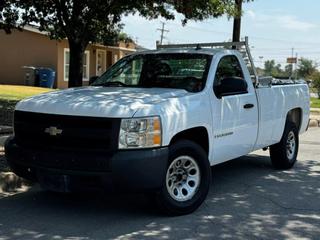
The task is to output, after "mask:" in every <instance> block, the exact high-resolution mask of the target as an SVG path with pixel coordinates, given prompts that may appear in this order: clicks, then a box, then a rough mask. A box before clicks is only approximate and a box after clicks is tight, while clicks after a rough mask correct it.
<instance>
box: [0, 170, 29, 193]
mask: <svg viewBox="0 0 320 240" xmlns="http://www.w3.org/2000/svg"><path fill="white" fill-rule="evenodd" d="M30 186H32V183H31V182H30V181H28V180H25V179H23V178H21V177H18V176H17V175H15V174H14V173H12V172H0V193H12V192H16V191H18V190H20V189H26V188H28V187H30Z"/></svg>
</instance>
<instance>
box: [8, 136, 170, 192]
mask: <svg viewBox="0 0 320 240" xmlns="http://www.w3.org/2000/svg"><path fill="white" fill-rule="evenodd" d="M5 154H6V159H7V161H8V164H9V166H10V167H11V169H12V171H13V172H15V173H16V174H17V175H18V176H20V177H23V178H26V179H29V180H33V181H38V182H39V183H40V184H41V185H42V186H43V187H44V188H46V189H49V190H52V191H58V192H70V191H82V190H87V189H93V188H94V189H96V188H97V189H104V190H108V191H109V190H115V191H123V190H125V191H134V192H136V191H148V190H155V189H159V188H161V187H162V185H163V183H164V179H165V173H166V167H167V161H168V148H167V147H162V148H155V149H141V150H121V151H120V150H119V151H116V152H103V151H93V150H91V151H85V150H80V149H79V151H70V150H58V149H55V150H52V149H50V148H47V149H30V148H25V147H22V146H19V145H18V144H17V143H16V142H15V139H14V137H11V138H9V139H7V141H6V143H5Z"/></svg>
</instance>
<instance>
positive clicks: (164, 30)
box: [157, 22, 169, 45]
mask: <svg viewBox="0 0 320 240" xmlns="http://www.w3.org/2000/svg"><path fill="white" fill-rule="evenodd" d="M161 23H162V28H157V31H160V32H161V36H160V45H162V42H163V39H164V33H165V32H169V30H167V29H165V28H164V25H165V22H161Z"/></svg>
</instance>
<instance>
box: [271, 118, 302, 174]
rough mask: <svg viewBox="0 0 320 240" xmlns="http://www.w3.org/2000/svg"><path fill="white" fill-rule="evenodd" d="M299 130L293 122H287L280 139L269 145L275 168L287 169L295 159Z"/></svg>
mask: <svg viewBox="0 0 320 240" xmlns="http://www.w3.org/2000/svg"><path fill="white" fill-rule="evenodd" d="M298 150H299V132H298V128H297V127H296V125H295V124H294V123H293V122H287V123H286V126H285V129H284V132H283V136H282V138H281V141H280V142H279V143H277V144H275V145H272V146H271V147H270V157H271V162H272V165H273V166H274V167H275V168H276V169H289V168H291V167H293V165H294V164H295V162H296V161H297V155H298Z"/></svg>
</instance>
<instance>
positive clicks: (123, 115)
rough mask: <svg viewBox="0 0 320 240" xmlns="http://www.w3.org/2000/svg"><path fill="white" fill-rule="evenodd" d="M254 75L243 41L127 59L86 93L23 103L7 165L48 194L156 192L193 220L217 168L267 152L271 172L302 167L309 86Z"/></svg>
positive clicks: (64, 92) (169, 49) (74, 91)
mask: <svg viewBox="0 0 320 240" xmlns="http://www.w3.org/2000/svg"><path fill="white" fill-rule="evenodd" d="M219 46H223V48H215V47H219ZM232 46H235V47H237V48H241V47H245V48H246V50H247V51H246V52H247V53H248V57H249V58H248V59H245V60H244V59H243V56H242V54H241V52H240V51H238V50H233V49H232V48H231V47H232ZM207 47H210V48H207ZM248 60H249V61H248ZM246 61H248V63H251V66H250V68H248V67H247V66H246V65H247V63H246ZM249 69H251V70H252V71H253V73H254V72H255V71H254V66H253V62H252V58H251V56H250V52H249V51H248V44H247V41H245V42H240V43H223V44H217V43H215V44H198V45H179V46H168V45H167V46H160V47H159V49H158V50H154V51H146V52H138V53H135V54H133V55H130V56H126V57H124V58H123V59H121V60H120V61H118V62H117V63H116V64H115V65H113V66H112V67H111V68H110V69H108V70H107V72H106V73H104V74H103V75H102V76H100V77H99V78H97V79H96V80H95V81H94V82H93V83H92V84H91V86H89V87H81V88H73V89H67V90H61V91H54V92H50V93H46V94H41V95H38V96H35V97H31V98H28V99H25V100H23V101H21V102H19V103H18V104H17V106H16V109H15V114H14V132H15V134H14V136H13V137H11V138H9V139H8V140H7V142H6V144H5V153H6V157H7V160H8V163H9V165H10V166H11V168H12V170H13V171H14V172H15V173H16V174H17V175H19V176H22V177H24V178H27V179H31V180H35V181H38V182H40V184H41V186H43V187H44V188H46V189H49V190H53V191H67V192H69V191H77V190H82V189H86V188H87V187H89V188H92V187H94V188H98V187H99V188H100V187H103V188H104V189H107V190H122V191H143V192H152V193H154V194H155V196H156V199H157V202H158V203H159V205H160V206H161V207H162V208H163V209H164V210H165V211H166V212H168V213H170V214H175V215H180V214H187V213H190V212H192V211H194V210H195V209H197V208H198V207H199V206H200V205H201V203H202V202H203V201H204V199H205V198H206V196H207V193H208V190H209V186H210V181H211V168H210V167H211V166H213V165H216V164H219V163H222V162H225V161H228V160H231V159H234V158H237V157H240V156H243V155H246V154H248V153H250V152H252V151H255V150H257V149H267V148H269V149H270V156H271V162H272V164H273V166H274V167H275V168H278V169H288V168H291V167H292V166H293V165H294V163H295V162H296V159H297V154H298V146H299V134H301V133H303V132H305V131H306V130H307V127H308V121H309V90H308V86H307V85H306V84H303V83H294V82H293V83H292V84H282V85H281V84H278V85H274V84H272V82H271V81H270V80H266V79H264V80H263V82H262V81H261V80H262V79H261V80H260V81H259V79H258V78H257V77H256V76H255V75H254V74H253V76H252V75H251V74H250V73H249Z"/></svg>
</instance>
